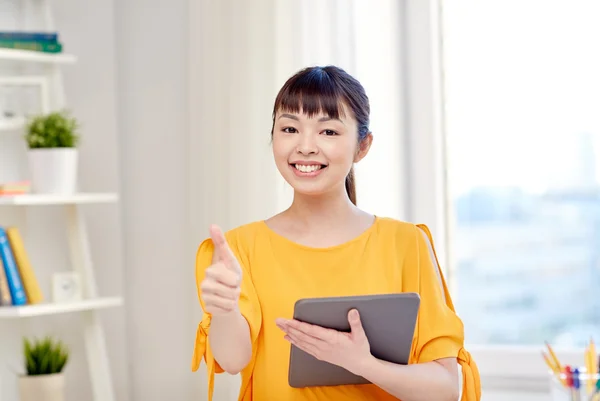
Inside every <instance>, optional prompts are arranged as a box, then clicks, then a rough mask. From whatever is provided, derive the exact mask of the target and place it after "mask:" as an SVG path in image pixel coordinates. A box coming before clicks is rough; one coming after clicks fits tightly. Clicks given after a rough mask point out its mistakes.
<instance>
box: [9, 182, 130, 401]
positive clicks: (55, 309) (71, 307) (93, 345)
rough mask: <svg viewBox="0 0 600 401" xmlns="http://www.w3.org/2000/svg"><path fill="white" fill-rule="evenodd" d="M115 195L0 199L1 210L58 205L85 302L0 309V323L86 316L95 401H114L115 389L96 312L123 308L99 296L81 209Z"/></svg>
mask: <svg viewBox="0 0 600 401" xmlns="http://www.w3.org/2000/svg"><path fill="white" fill-rule="evenodd" d="M117 201H118V195H117V194H115V193H77V194H72V195H43V194H26V195H15V196H6V197H4V196H0V207H19V208H22V207H37V206H46V205H50V206H52V205H58V206H60V207H64V208H65V209H66V212H67V236H68V242H69V249H70V251H71V262H72V268H73V270H74V271H76V272H78V273H79V274H80V275H81V277H82V284H83V295H84V298H83V299H82V300H80V301H76V302H68V303H67V302H65V303H62V302H61V303H51V302H50V303H40V304H34V305H23V306H2V307H0V319H20V318H35V317H37V316H48V315H56V314H61V313H75V312H78V313H83V314H86V319H85V326H84V330H83V334H84V341H85V343H86V347H85V348H86V353H87V355H86V356H87V362H88V370H89V374H90V380H91V383H92V392H93V400H94V401H114V400H115V395H114V388H113V385H112V376H111V372H110V366H109V361H108V352H107V349H106V341H105V338H104V329H103V327H102V324H101V322H100V316H99V312H100V311H102V310H103V309H106V308H111V307H119V306H122V305H123V299H122V298H121V297H101V296H100V295H99V294H98V289H97V286H96V279H95V274H94V265H93V262H92V258H91V252H90V244H89V241H88V237H87V229H86V226H85V220H84V218H83V214H82V210H81V208H82V207H83V206H84V205H86V204H101V203H115V202H117Z"/></svg>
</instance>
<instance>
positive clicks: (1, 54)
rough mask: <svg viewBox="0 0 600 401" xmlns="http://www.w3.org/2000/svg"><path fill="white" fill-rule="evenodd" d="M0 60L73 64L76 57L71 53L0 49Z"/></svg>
mask: <svg viewBox="0 0 600 401" xmlns="http://www.w3.org/2000/svg"><path fill="white" fill-rule="evenodd" d="M0 60H7V61H26V62H30V63H53V64H74V63H76V62H77V57H75V56H74V55H72V54H63V53H57V54H52V53H42V52H37V51H30V50H19V49H0Z"/></svg>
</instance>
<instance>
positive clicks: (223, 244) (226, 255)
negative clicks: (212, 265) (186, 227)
mask: <svg viewBox="0 0 600 401" xmlns="http://www.w3.org/2000/svg"><path fill="white" fill-rule="evenodd" d="M210 238H211V239H212V241H213V244H214V245H215V253H216V255H217V260H219V261H220V262H223V263H224V264H225V265H227V266H230V264H231V263H234V258H235V256H233V252H232V251H231V249H230V248H229V244H228V243H227V240H226V239H225V235H224V234H223V230H221V228H220V227H219V226H217V225H216V224H212V225H211V226H210Z"/></svg>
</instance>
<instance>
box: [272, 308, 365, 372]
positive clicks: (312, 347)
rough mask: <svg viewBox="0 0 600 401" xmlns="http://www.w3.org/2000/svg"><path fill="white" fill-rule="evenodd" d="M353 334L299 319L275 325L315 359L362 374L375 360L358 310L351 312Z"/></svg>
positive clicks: (290, 340) (349, 316)
mask: <svg viewBox="0 0 600 401" xmlns="http://www.w3.org/2000/svg"><path fill="white" fill-rule="evenodd" d="M348 322H349V323H350V330H351V332H350V333H343V332H340V331H337V330H331V329H326V328H323V327H320V326H315V325H312V324H308V323H304V322H300V321H298V320H293V319H292V320H288V319H277V320H276V321H275V323H276V324H277V327H279V328H280V329H281V330H282V331H283V332H284V333H285V334H286V335H285V337H284V338H285V339H286V340H288V341H289V342H291V343H292V344H293V345H295V346H296V347H298V348H300V349H301V350H303V351H304V352H307V353H309V354H311V355H312V356H314V357H315V358H317V359H319V360H321V361H325V362H329V363H331V364H334V365H337V366H340V367H342V368H344V369H346V370H348V371H349V372H352V373H354V374H356V375H360V373H359V372H361V369H362V367H363V366H364V365H366V362H367V361H368V360H369V359H371V358H373V356H372V355H371V348H370V346H369V340H368V339H367V336H366V335H365V331H364V329H363V327H362V324H361V322H360V316H359V314H358V311H357V310H355V309H353V310H351V311H350V312H349V313H348Z"/></svg>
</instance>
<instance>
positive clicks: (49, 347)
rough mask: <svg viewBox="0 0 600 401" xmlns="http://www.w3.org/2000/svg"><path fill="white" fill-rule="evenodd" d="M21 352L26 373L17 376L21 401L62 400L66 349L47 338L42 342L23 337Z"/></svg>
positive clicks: (63, 395) (67, 356)
mask: <svg viewBox="0 0 600 401" xmlns="http://www.w3.org/2000/svg"><path fill="white" fill-rule="evenodd" d="M23 353H24V359H25V374H23V375H21V376H20V377H19V395H20V401H40V400H44V401H64V399H65V390H64V389H65V378H64V373H63V369H64V367H65V365H66V364H67V361H68V359H69V351H68V349H67V347H66V346H65V345H64V344H63V343H62V342H60V341H55V340H53V339H52V338H50V337H48V336H47V337H45V338H43V339H41V340H38V339H35V340H29V339H27V338H24V339H23Z"/></svg>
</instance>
